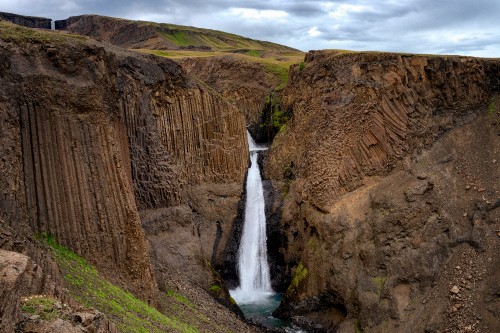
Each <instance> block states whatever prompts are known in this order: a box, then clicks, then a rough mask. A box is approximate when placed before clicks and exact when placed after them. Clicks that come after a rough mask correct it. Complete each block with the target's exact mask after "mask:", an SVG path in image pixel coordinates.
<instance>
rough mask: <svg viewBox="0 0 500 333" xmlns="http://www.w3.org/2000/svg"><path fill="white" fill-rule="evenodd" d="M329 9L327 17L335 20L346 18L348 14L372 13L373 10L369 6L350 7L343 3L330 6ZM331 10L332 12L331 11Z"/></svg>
mask: <svg viewBox="0 0 500 333" xmlns="http://www.w3.org/2000/svg"><path fill="white" fill-rule="evenodd" d="M328 7H330V8H328V9H330V11H329V13H328V16H330V17H331V18H335V19H340V18H344V17H346V16H349V14H350V13H364V12H370V11H373V8H372V7H370V6H365V5H351V4H348V3H343V4H340V5H336V6H335V5H332V6H328ZM331 9H333V10H331Z"/></svg>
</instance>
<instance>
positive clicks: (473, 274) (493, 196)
mask: <svg viewBox="0 0 500 333" xmlns="http://www.w3.org/2000/svg"><path fill="white" fill-rule="evenodd" d="M497 68H498V62H497V61H494V60H486V59H476V58H467V57H425V56H417V55H404V54H403V55H401V54H384V53H347V54H341V53H336V52H327V51H321V52H311V53H309V54H308V56H307V57H306V63H305V66H304V68H303V69H302V70H299V69H298V68H296V69H295V70H294V71H293V73H292V76H291V81H290V83H289V85H288V87H287V88H286V89H285V91H284V93H283V104H284V105H283V106H284V108H285V109H288V110H289V111H290V112H291V113H292V114H293V118H292V120H291V122H289V123H288V124H287V128H286V130H285V131H284V132H282V133H280V134H278V136H277V137H276V138H275V141H274V143H273V145H272V147H271V150H270V152H269V158H268V160H267V164H266V172H267V175H268V176H270V177H271V179H273V180H274V183H273V184H274V186H275V188H276V190H278V191H281V192H282V193H286V196H285V199H284V204H283V207H282V220H281V226H282V228H283V229H284V230H285V231H286V233H287V237H288V246H287V248H286V250H285V257H286V261H287V263H288V269H289V270H290V273H293V274H292V275H294V278H293V280H292V283H291V284H290V286H289V288H288V290H287V291H286V293H285V300H284V302H283V303H282V304H281V306H280V309H279V310H278V314H279V315H282V316H285V317H294V318H295V320H296V321H297V322H298V323H300V324H302V325H306V326H308V327H311V328H314V330H315V331H318V332H320V331H325V332H332V331H333V332H334V331H339V332H344V331H345V332H348V331H353V330H355V329H362V330H363V331H365V330H369V331H370V332H388V331H394V332H424V331H425V332H437V331H442V330H444V329H445V328H446V329H447V330H448V331H450V332H455V331H461V330H463V329H465V327H470V328H471V329H473V330H476V331H481V332H483V331H484V332H488V331H490V330H491V329H493V327H498V320H497V319H494V318H493V317H492V316H491V313H492V312H491V311H493V313H495V311H497V310H492V309H494V308H495V307H496V308H497V305H494V302H493V303H492V301H491V300H492V299H494V298H495V296H494V295H495V294H496V293H497V290H498V288H497V287H496V286H495V283H492V281H494V280H495V279H496V278H497V276H498V274H499V270H498V267H499V266H498V260H497V259H495V258H496V257H497V256H495V255H494V253H498V251H499V248H498V241H497V239H498V236H497V235H496V234H495V230H496V229H497V228H498V220H499V216H498V214H499V210H498V208H497V207H496V204H495V202H496V201H497V199H498V193H499V191H500V189H499V188H498V182H497V181H495V177H496V176H495V175H497V174H498V173H499V170H498V162H497V161H498V160H499V153H500V151H499V150H498V147H499V145H498V129H499V127H498V126H499V125H498V124H499V121H498V112H497V111H495V110H498V106H497V105H498V104H497V103H498V95H496V94H497V93H498V91H496V92H495V89H497V88H495V85H492V84H491V82H492V80H493V81H495V78H496V77H497V76H498V70H497ZM457 267H458V268H457ZM455 284H456V285H457V288H458V289H459V290H460V291H459V293H460V295H459V297H456V296H454V294H453V292H450V290H451V289H452V287H453V285H455ZM464 288H465V290H464ZM454 290H455V291H456V290H457V289H454ZM495 304H496V303H495ZM453 309H455V310H453ZM460 309H461V310H460ZM476 314H480V315H479V316H480V317H481V318H482V319H481V320H478V319H477V318H476V317H475V315H476Z"/></svg>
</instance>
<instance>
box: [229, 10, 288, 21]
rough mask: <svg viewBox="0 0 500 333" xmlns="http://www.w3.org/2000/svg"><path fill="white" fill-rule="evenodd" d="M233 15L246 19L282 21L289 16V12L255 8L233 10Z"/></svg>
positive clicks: (231, 11)
mask: <svg viewBox="0 0 500 333" xmlns="http://www.w3.org/2000/svg"><path fill="white" fill-rule="evenodd" d="M230 13H231V15H235V16H241V17H242V18H245V19H252V20H260V19H281V18H284V17H287V16H288V13H287V12H284V11H282V10H274V9H262V10H259V9H253V8H231V9H230Z"/></svg>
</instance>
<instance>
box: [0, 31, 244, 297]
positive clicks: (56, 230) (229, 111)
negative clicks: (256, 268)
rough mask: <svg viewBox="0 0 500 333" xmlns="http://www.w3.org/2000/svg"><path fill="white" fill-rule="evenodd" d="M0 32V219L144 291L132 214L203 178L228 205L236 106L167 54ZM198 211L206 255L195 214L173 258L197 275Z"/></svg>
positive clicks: (237, 131) (183, 200)
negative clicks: (222, 189)
mask: <svg viewBox="0 0 500 333" xmlns="http://www.w3.org/2000/svg"><path fill="white" fill-rule="evenodd" d="M2 30H3V35H2V40H1V41H0V43H1V44H0V50H1V53H0V57H1V59H2V65H1V71H0V75H1V76H0V79H1V81H2V85H1V88H0V117H1V119H2V123H4V124H6V125H5V130H4V128H3V130H2V136H1V138H0V140H1V143H2V145H1V148H0V149H1V150H2V157H3V158H2V161H1V164H0V167H1V169H0V171H1V177H0V181H1V185H2V189H1V191H2V193H1V196H0V207H1V208H2V216H3V217H4V219H5V221H6V223H7V224H8V225H9V226H11V227H13V228H17V227H19V226H20V225H25V226H26V227H27V228H29V229H27V230H32V232H34V233H43V232H46V233H48V234H51V235H53V236H54V237H55V238H56V240H57V242H59V243H61V244H62V245H64V246H67V247H68V248H70V249H71V250H73V251H75V252H77V253H78V254H80V255H82V256H84V257H86V258H87V259H88V260H89V261H90V262H92V263H93V264H94V265H95V266H96V267H97V268H98V269H99V271H100V272H102V273H104V274H105V275H106V276H107V277H109V278H111V279H112V280H114V281H115V282H118V283H119V284H120V285H124V286H126V287H127V288H128V289H131V290H133V291H135V292H136V293H137V294H139V295H141V296H142V297H143V298H147V299H153V298H154V297H153V296H154V293H155V281H154V278H153V274H152V269H151V263H150V258H149V254H148V251H149V249H148V248H149V247H148V243H147V240H146V237H145V236H146V235H145V233H144V231H143V229H142V224H144V225H147V221H141V219H140V214H139V212H140V211H142V210H154V209H160V208H168V207H174V206H178V205H184V206H183V207H188V206H186V204H187V203H188V202H189V201H188V192H189V190H190V189H191V188H194V187H196V186H202V185H203V184H206V183H219V184H227V186H228V187H231V188H234V189H236V190H232V192H231V200H233V201H235V202H236V203H237V201H238V200H239V193H240V191H241V188H242V181H243V177H244V173H245V170H246V165H247V161H248V160H247V158H248V155H247V154H248V153H247V148H246V137H245V125H244V117H243V115H242V114H241V113H239V112H238V111H237V110H236V109H234V107H232V106H231V105H230V104H228V103H226V102H224V101H222V100H220V99H219V98H217V97H216V96H215V95H214V93H213V92H211V91H210V90H209V89H206V88H204V87H202V86H200V85H199V84H197V83H195V82H194V81H192V80H191V79H189V78H188V77H187V76H186V75H185V73H183V71H182V70H181V68H180V67H179V65H177V64H176V63H174V62H172V61H170V60H167V59H161V58H157V57H153V56H150V57H144V56H141V55H138V54H136V53H131V52H127V51H124V50H122V49H118V48H113V47H112V46H110V45H103V44H99V43H97V42H92V41H89V40H87V39H86V38H85V37H78V36H74V35H63V34H58V33H41V32H36V31H32V30H28V29H26V30H23V31H22V32H21V33H18V31H17V30H15V29H11V26H9V25H7V24H6V25H5V26H2ZM236 203H235V205H236ZM187 209H189V208H187ZM188 212H189V214H190V215H191V214H193V212H192V211H191V210H190V209H189V210H188ZM231 214H234V215H235V214H236V212H234V213H231ZM190 219H191V218H190ZM198 219H199V220H200V221H201V222H203V223H208V225H207V228H210V230H212V229H213V234H212V233H211V234H210V235H209V236H206V237H207V242H208V243H209V245H206V246H205V247H206V248H207V251H208V249H210V252H206V253H202V252H200V250H199V249H200V248H201V245H200V242H201V241H200V235H199V234H195V233H193V232H192V230H193V229H194V230H196V225H195V222H192V225H182V226H181V227H182V228H184V229H187V230H189V235H190V239H189V241H190V242H193V243H196V244H198V246H197V247H196V248H194V249H193V248H190V249H188V251H193V252H188V253H184V256H185V257H186V258H187V257H189V258H190V257H196V258H197V260H198V261H197V263H199V266H197V272H198V274H200V273H199V272H200V271H202V272H206V271H207V270H208V268H207V267H206V266H203V264H204V259H203V258H204V257H205V256H206V257H208V258H210V257H211V255H212V244H213V243H214V242H215V234H216V229H217V228H216V225H215V221H213V222H214V224H213V226H211V225H210V222H212V221H211V220H209V221H208V222H207V221H206V220H205V219H204V217H203V216H199V218H198ZM226 220H227V222H228V223H231V222H232V220H231V217H228V218H227V219H226ZM190 221H191V220H190ZM201 222H200V223H201ZM159 223H160V224H161V226H160V229H161V228H163V229H165V228H168V225H169V221H167V220H161V221H160V222H159ZM190 223H191V222H190ZM228 227H229V228H230V226H228ZM146 230H150V229H147V228H146ZM174 234H175V232H174ZM148 236H150V235H148ZM163 241H164V240H163ZM210 242H211V243H210ZM151 248H152V249H153V250H154V248H155V244H153V243H152V244H151ZM159 260H164V261H165V260H166V261H168V260H171V261H172V262H174V259H172V257H170V256H166V257H164V258H159ZM186 260H187V259H186ZM186 262H187V261H184V262H182V261H181V262H179V261H175V263H176V264H177V265H179V266H182V265H183V264H186ZM195 266H196V265H195ZM188 277H189V276H188ZM204 281H205V280H204Z"/></svg>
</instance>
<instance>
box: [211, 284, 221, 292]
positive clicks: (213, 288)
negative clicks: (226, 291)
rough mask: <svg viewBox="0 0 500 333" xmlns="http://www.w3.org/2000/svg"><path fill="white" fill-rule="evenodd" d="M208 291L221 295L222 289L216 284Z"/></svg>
mask: <svg viewBox="0 0 500 333" xmlns="http://www.w3.org/2000/svg"><path fill="white" fill-rule="evenodd" d="M208 290H209V291H211V292H214V293H219V292H220V291H221V290H222V289H221V287H219V286H218V285H216V284H214V285H212V286H210V288H209V289H208Z"/></svg>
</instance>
